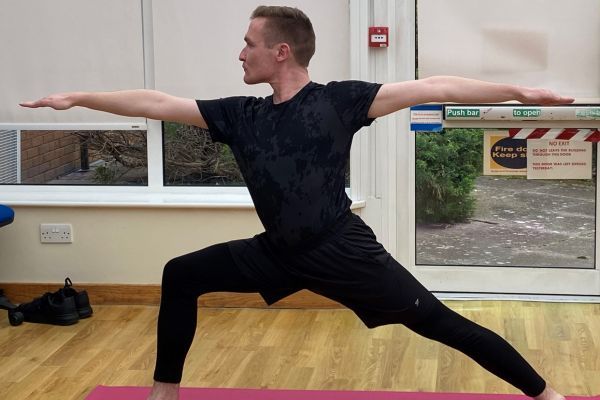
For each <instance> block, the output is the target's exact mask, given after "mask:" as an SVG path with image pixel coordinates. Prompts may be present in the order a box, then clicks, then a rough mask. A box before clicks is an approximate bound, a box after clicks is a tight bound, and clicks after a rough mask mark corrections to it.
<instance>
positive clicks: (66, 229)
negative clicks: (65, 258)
mask: <svg viewBox="0 0 600 400" xmlns="http://www.w3.org/2000/svg"><path fill="white" fill-rule="evenodd" d="M40 240H41V242H42V243H73V227H72V226H71V224H40Z"/></svg>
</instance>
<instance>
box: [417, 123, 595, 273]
mask: <svg viewBox="0 0 600 400" xmlns="http://www.w3.org/2000/svg"><path fill="white" fill-rule="evenodd" d="M536 140H539V139H533V140H529V141H526V140H522V142H524V146H528V145H529V146H533V145H534V144H533V143H531V142H533V141H536ZM527 142H529V144H528V143H527ZM483 143H484V141H483V131H482V130H478V129H447V130H445V131H443V132H442V133H439V132H419V133H418V134H417V136H416V170H415V188H416V190H415V196H416V199H415V204H416V208H415V213H416V222H417V226H416V263H417V264H418V265H457V266H458V265H461V266H504V267H507V266H508V267H510V266H515V267H516V266H520V267H548V268H551V267H554V268H589V269H593V268H594V257H595V213H596V212H595V210H596V196H595V193H596V157H595V155H596V144H595V143H594V145H593V146H590V148H591V151H590V152H589V154H588V156H589V159H590V164H588V166H589V168H590V169H591V174H592V178H591V179H527V177H526V176H524V175H516V173H515V174H511V175H483V174H482V173H483V168H482V160H483V152H484V151H487V150H489V148H488V149H487V150H485V148H484V146H483ZM520 146H522V145H520ZM525 155H526V156H527V151H526V149H525Z"/></svg>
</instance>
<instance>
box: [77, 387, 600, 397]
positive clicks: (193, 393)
mask: <svg viewBox="0 0 600 400" xmlns="http://www.w3.org/2000/svg"><path fill="white" fill-rule="evenodd" d="M148 393H150V388H148V387H117V386H98V387H96V388H95V389H94V390H93V391H92V393H90V394H89V395H88V397H86V400H146V397H147V396H148ZM180 393H181V396H180V400H525V399H529V397H527V396H524V395H518V394H476V393H426V392H412V393H411V392H381V391H350V390H341V391H340V390H280V389H215V388H182V389H181V392H180ZM567 399H569V400H600V396H595V397H584V396H569V397H567Z"/></svg>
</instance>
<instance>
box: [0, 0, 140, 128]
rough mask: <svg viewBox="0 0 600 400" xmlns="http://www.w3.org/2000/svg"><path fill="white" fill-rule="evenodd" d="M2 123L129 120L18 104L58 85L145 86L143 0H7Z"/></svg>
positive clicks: (0, 76)
mask: <svg viewBox="0 0 600 400" xmlns="http://www.w3.org/2000/svg"><path fill="white" fill-rule="evenodd" d="M0 10H1V11H0V54H2V62H1V63H0V87H1V88H2V95H1V96H0V124H18V123H24V124H34V123H41V124H48V123H114V122H116V123H123V122H126V123H127V122H132V123H136V122H141V121H143V120H142V119H138V120H135V119H131V118H125V117H119V116H114V115H109V114H104V113H99V112H94V111H89V110H84V109H82V108H76V109H72V110H69V111H65V112H56V111H51V110H45V109H37V110H29V109H23V108H21V107H19V106H18V103H19V102H21V101H24V100H35V99H38V98H40V97H43V96H45V95H48V94H51V93H54V92H66V91H112V90H120V89H134V88H143V87H144V65H143V40H142V34H143V32H142V11H141V0H102V1H81V0H53V1H36V0H19V1H12V0H0Z"/></svg>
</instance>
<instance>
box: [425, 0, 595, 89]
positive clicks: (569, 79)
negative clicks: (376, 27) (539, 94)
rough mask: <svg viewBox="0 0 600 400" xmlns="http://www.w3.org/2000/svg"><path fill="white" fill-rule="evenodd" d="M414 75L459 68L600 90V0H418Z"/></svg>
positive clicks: (478, 75) (503, 78)
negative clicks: (415, 73)
mask: <svg viewBox="0 0 600 400" xmlns="http://www.w3.org/2000/svg"><path fill="white" fill-rule="evenodd" d="M418 62H419V65H418V68H419V77H421V78H425V77H428V76H432V75H460V76H467V77H470V78H475V79H485V80H491V81H500V82H509V83H514V84H520V85H529V86H543V87H549V88H551V89H554V90H558V91H560V92H561V93H562V94H565V95H571V96H574V97H576V98H579V99H597V98H598V97H600V1H598V0H527V1H522V0H503V1H498V0H452V1H448V0H419V1H418Z"/></svg>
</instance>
